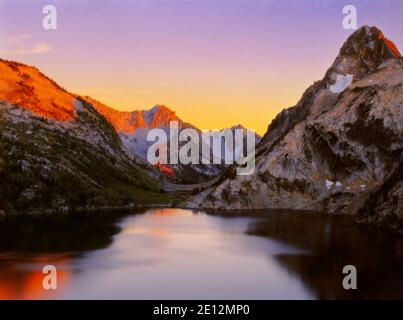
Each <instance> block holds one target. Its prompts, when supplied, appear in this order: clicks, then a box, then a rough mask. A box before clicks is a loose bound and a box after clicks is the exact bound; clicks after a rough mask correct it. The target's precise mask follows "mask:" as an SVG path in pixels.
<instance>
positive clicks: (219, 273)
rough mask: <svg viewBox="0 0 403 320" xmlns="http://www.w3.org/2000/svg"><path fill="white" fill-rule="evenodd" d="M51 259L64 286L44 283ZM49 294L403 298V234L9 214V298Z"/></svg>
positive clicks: (5, 234) (344, 225) (0, 257)
mask: <svg viewBox="0 0 403 320" xmlns="http://www.w3.org/2000/svg"><path fill="white" fill-rule="evenodd" d="M257 214H259V215H257ZM49 264H50V265H54V266H56V268H57V271H58V273H57V275H58V289H57V290H51V291H46V290H44V289H43V287H42V280H43V277H44V274H42V268H43V267H44V266H45V265H49ZM345 265H354V266H356V268H357V271H358V289H357V290H349V291H346V290H344V289H343V287H342V279H343V277H344V275H343V274H342V269H343V266H345ZM42 298H51V299H75V298H76V299H104V298H111V299H318V298H326V299H345V298H347V299H350V298H358V299H361V298H381V299H382V298H400V299H401V298H403V241H402V239H399V238H396V237H394V236H393V235H391V234H389V233H387V232H385V231H381V230H376V229H372V230H369V229H367V228H362V227H358V226H356V225H354V224H353V223H352V221H351V218H350V217H340V216H333V217H330V216H326V215H320V214H312V213H311V214H310V213H273V212H272V213H269V212H265V213H262V212H259V213H256V215H248V216H223V215H208V214H206V213H203V212H193V211H190V210H179V209H150V210H144V211H142V212H137V213H132V214H127V213H116V212H115V213H100V214H94V213H91V214H80V215H66V216H57V217H41V218H29V219H21V218H18V219H17V218H13V219H10V218H9V219H7V220H5V221H3V222H1V223H0V299H42Z"/></svg>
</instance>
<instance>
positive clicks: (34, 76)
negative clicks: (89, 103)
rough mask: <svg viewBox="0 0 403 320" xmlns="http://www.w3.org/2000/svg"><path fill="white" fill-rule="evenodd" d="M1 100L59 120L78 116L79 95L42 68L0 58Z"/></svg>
mask: <svg viewBox="0 0 403 320" xmlns="http://www.w3.org/2000/svg"><path fill="white" fill-rule="evenodd" d="M0 100H5V101H8V102H10V103H13V104H16V105H18V106H20V107H23V108H25V109H28V110H30V111H32V112H33V113H35V114H37V115H39V116H43V117H45V118H48V119H52V120H57V121H72V120H74V118H75V106H74V101H75V97H74V96H73V95H72V94H70V93H68V92H66V91H65V90H63V89H62V88H61V87H59V86H58V85H57V84H56V83H55V82H53V81H52V80H50V79H49V78H47V77H46V76H45V75H43V74H41V73H40V72H39V71H38V69H36V68H34V67H29V66H26V65H23V64H19V63H15V62H10V61H4V60H0Z"/></svg>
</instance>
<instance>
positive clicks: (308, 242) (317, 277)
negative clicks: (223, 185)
mask: <svg viewBox="0 0 403 320" xmlns="http://www.w3.org/2000/svg"><path fill="white" fill-rule="evenodd" d="M247 233H248V234H253V235H258V236H264V237H270V238H273V239H275V240H278V241H282V242H284V243H286V244H289V245H293V246H297V247H299V248H303V249H306V250H308V252H307V253H304V254H293V255H280V256H277V260H278V262H279V263H280V264H281V265H282V266H284V267H286V268H287V269H288V270H289V271H290V272H292V273H294V274H296V275H297V276H298V277H300V278H301V280H302V281H304V282H305V284H306V285H307V286H308V287H309V288H311V289H312V290H313V291H314V292H315V293H316V294H317V296H318V298H320V299H343V298H344V299H354V298H356V297H357V298H358V297H359V298H360V299H401V298H403V291H402V288H403V240H402V239H399V238H396V237H395V236H393V235H392V234H387V233H385V232H384V231H379V230H371V229H367V228H365V229H364V228H362V227H358V226H356V225H353V224H352V223H351V220H350V217H340V216H338V217H329V216H325V215H323V216H320V217H318V215H317V214H292V213H281V214H273V215H270V219H267V220H266V219H260V220H257V221H254V222H252V223H251V224H250V226H249V228H248V231H247ZM348 264H352V265H354V266H355V267H356V268H357V273H358V277H357V279H358V281H357V286H358V289H357V290H349V291H347V290H344V289H343V287H342V279H343V277H344V275H343V274H342V269H343V266H345V265H348Z"/></svg>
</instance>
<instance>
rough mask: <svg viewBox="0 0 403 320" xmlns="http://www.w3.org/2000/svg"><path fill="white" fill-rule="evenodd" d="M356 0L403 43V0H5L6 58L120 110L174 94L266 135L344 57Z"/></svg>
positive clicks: (203, 117)
mask: <svg viewBox="0 0 403 320" xmlns="http://www.w3.org/2000/svg"><path fill="white" fill-rule="evenodd" d="M46 4H54V5H56V8H57V9H58V29H57V30H51V31H47V30H44V29H43V28H42V18H43V14H42V8H43V6H44V5H46ZM347 4H354V5H356V7H357V10H358V24H359V26H361V25H364V24H368V25H376V26H377V27H379V28H380V29H381V30H382V31H383V32H384V33H385V35H386V36H387V37H388V38H389V39H391V40H392V41H394V42H395V44H396V45H397V47H398V48H400V49H402V48H403V34H402V30H401V19H402V13H403V1H401V0H382V1H381V0H377V1H375V0H372V1H371V0H365V1H364V0H362V1H353V0H349V1H339V0H338V1H336V0H321V1H318V0H316V1H313V0H311V1H309V0H305V1H297V0H294V1H293V0H289V1H274V0H273V1H271V0H117V1H116V0H115V1H100V0H96V1H92V0H70V1H67V0H59V1H51V0H47V1H33V0H31V1H27V0H25V1H19V0H12V1H11V0H10V1H8V0H0V57H1V58H4V59H9V60H17V61H20V62H23V63H27V64H30V65H34V66H37V67H38V68H39V69H40V70H41V71H43V72H44V73H45V74H47V75H48V76H50V77H51V78H53V79H54V80H55V81H56V82H58V83H59V84H61V85H62V86H64V87H65V88H66V89H67V90H69V91H72V92H76V93H79V94H82V95H90V96H92V97H93V98H95V99H97V100H100V101H102V102H104V103H106V104H108V105H110V106H112V107H114V108H116V109H119V110H125V111H131V110H138V109H149V108H151V107H152V106H153V105H155V104H165V105H167V106H168V107H170V108H171V109H173V110H175V111H176V113H177V114H178V115H179V116H180V117H181V118H183V119H184V120H185V121H188V122H191V123H192V124H194V125H196V126H198V127H199V128H201V129H207V128H224V127H229V126H232V125H235V124H238V123H242V124H243V125H245V126H246V127H248V128H252V129H255V130H256V131H257V132H259V133H261V134H263V133H264V132H265V131H266V128H267V125H268V124H269V123H270V121H271V119H272V118H273V117H274V116H275V115H276V114H277V113H278V112H279V111H281V110H282V109H283V108H286V107H289V106H292V105H294V104H295V103H296V102H297V101H298V100H299V98H300V97H301V95H302V93H303V92H304V90H305V89H306V88H307V87H308V86H309V85H310V84H312V83H313V82H314V81H315V80H319V79H321V78H322V77H323V75H324V73H325V72H326V70H327V68H328V67H329V66H330V65H331V63H332V62H333V60H334V58H335V57H336V56H337V53H338V51H339V49H340V47H341V45H342V44H343V42H344V41H345V39H346V38H347V37H348V36H349V35H350V34H351V32H352V31H351V30H350V31H346V30H344V29H343V27H342V19H343V14H342V8H343V6H344V5H347Z"/></svg>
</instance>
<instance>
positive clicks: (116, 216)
mask: <svg viewBox="0 0 403 320" xmlns="http://www.w3.org/2000/svg"><path fill="white" fill-rule="evenodd" d="M143 212H145V210H143V211H138V212H136V213H143ZM127 216H128V212H112V213H111V212H103V213H99V212H97V213H96V214H92V213H88V214H77V215H76V214H67V215H56V216H55V215H51V216H41V217H31V218H28V217H24V218H17V217H16V218H9V219H7V220H6V221H3V222H2V223H1V224H0V251H2V252H6V251H18V252H38V253H53V252H77V253H79V252H85V251H89V250H94V249H103V248H106V247H108V246H109V245H110V244H111V243H112V236H113V235H115V234H117V233H119V232H120V231H121V229H120V227H118V222H119V221H120V220H121V219H122V218H124V217H127ZM16 233H17V234H16Z"/></svg>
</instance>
